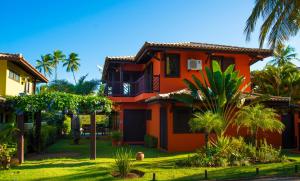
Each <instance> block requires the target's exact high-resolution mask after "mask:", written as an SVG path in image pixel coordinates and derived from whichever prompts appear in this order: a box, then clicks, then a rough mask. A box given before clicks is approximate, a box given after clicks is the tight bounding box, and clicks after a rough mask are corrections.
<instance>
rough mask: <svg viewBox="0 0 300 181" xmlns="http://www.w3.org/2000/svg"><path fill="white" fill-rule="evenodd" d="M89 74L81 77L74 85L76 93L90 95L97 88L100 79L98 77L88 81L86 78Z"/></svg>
mask: <svg viewBox="0 0 300 181" xmlns="http://www.w3.org/2000/svg"><path fill="white" fill-rule="evenodd" d="M87 76H88V74H86V75H84V76H82V77H80V78H79V80H78V82H77V83H76V84H75V85H74V93H75V94H80V95H88V94H92V93H94V92H95V91H96V90H97V88H98V86H99V84H100V81H99V80H96V79H92V80H89V81H86V80H85V79H86V77H87Z"/></svg>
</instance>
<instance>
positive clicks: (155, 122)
mask: <svg viewBox="0 0 300 181" xmlns="http://www.w3.org/2000/svg"><path fill="white" fill-rule="evenodd" d="M147 109H151V112H152V115H151V120H147V125H146V126H147V130H146V132H147V134H148V135H151V136H154V137H156V138H157V139H158V144H157V145H158V147H159V145H160V104H150V105H148V107H147Z"/></svg>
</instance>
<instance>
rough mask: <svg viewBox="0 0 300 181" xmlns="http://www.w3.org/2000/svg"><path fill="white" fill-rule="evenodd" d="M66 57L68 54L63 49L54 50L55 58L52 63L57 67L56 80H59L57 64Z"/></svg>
mask: <svg viewBox="0 0 300 181" xmlns="http://www.w3.org/2000/svg"><path fill="white" fill-rule="evenodd" d="M65 58H66V55H65V54H63V52H62V51H60V50H55V51H54V52H53V60H52V64H53V67H54V69H55V81H56V80H57V66H58V64H59V62H63V61H64V60H65Z"/></svg>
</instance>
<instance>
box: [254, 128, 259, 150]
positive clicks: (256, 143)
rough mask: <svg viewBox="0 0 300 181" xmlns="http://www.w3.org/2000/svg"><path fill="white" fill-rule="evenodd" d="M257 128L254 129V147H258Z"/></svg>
mask: <svg viewBox="0 0 300 181" xmlns="http://www.w3.org/2000/svg"><path fill="white" fill-rule="evenodd" d="M257 135H258V130H256V131H255V134H254V140H255V148H256V149H258V140H257Z"/></svg>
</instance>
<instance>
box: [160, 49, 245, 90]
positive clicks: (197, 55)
mask: <svg viewBox="0 0 300 181" xmlns="http://www.w3.org/2000/svg"><path fill="white" fill-rule="evenodd" d="M167 53H179V54H180V77H179V78H170V77H165V70H164V69H165V68H164V67H165V65H164V64H165V62H164V61H161V65H160V67H159V68H160V92H161V93H167V92H172V91H176V90H181V89H184V88H186V86H185V84H184V83H183V81H182V80H183V79H184V78H187V79H190V80H191V77H192V75H193V74H194V75H195V76H197V77H198V78H199V79H201V75H200V73H199V72H198V71H189V70H187V60H188V59H190V58H193V59H199V60H202V69H203V70H204V68H205V67H206V66H210V64H211V63H210V62H211V61H210V60H208V61H206V60H207V55H206V54H205V53H204V52H195V51H181V52H178V51H169V52H167ZM214 55H215V56H217V55H218V56H227V57H234V58H235V64H236V67H235V68H236V70H238V71H239V72H240V75H241V76H244V77H245V83H244V85H246V84H248V83H250V58H249V57H248V56H247V55H237V54H214ZM246 91H250V87H249V88H248V89H247V90H246Z"/></svg>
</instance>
